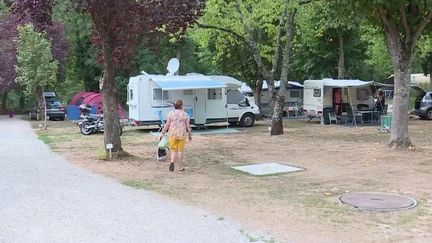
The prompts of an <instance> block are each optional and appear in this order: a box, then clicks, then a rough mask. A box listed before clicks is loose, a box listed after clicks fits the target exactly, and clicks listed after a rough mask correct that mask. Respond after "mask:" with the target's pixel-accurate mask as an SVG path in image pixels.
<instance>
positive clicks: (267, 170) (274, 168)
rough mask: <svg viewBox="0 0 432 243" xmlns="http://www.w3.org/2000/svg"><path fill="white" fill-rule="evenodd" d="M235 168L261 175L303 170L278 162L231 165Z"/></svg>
mask: <svg viewBox="0 0 432 243" xmlns="http://www.w3.org/2000/svg"><path fill="white" fill-rule="evenodd" d="M231 168H233V169H235V170H239V171H242V172H246V173H249V174H252V175H257V176H263V175H275V174H281V173H290V172H297V171H302V170H305V169H303V168H300V167H295V166H289V165H283V164H279V163H263V164H253V165H242V166H233V167H231Z"/></svg>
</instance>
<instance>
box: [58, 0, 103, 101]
mask: <svg viewBox="0 0 432 243" xmlns="http://www.w3.org/2000/svg"><path fill="white" fill-rule="evenodd" d="M53 18H54V19H56V20H58V21H61V22H62V23H63V24H64V25H65V32H66V36H67V39H68V43H69V49H70V51H69V53H70V55H69V58H68V65H67V69H66V84H64V85H62V86H58V87H56V89H60V90H61V89H63V88H64V87H65V86H66V87H67V86H69V84H73V83H75V84H76V85H77V86H78V87H79V88H75V89H74V90H76V91H80V90H83V89H85V90H87V91H98V90H99V81H98V78H97V77H98V76H100V75H101V67H100V65H99V64H98V63H97V49H96V48H95V47H94V46H93V45H92V44H91V41H90V38H91V35H92V28H91V26H92V22H91V18H90V16H89V15H88V14H86V13H82V12H79V11H77V10H75V9H74V3H73V1H71V0H64V1H57V2H56V4H55V6H54V10H53ZM67 90H70V89H67ZM64 95H66V96H69V94H67V93H65V94H64Z"/></svg>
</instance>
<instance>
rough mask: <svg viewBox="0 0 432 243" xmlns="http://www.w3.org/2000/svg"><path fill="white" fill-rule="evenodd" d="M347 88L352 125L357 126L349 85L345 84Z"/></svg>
mask: <svg viewBox="0 0 432 243" xmlns="http://www.w3.org/2000/svg"><path fill="white" fill-rule="evenodd" d="M347 89H348V99H349V100H350V106H351V112H352V116H353V119H354V125H355V126H356V127H357V119H356V116H355V115H354V107H353V102H352V97H351V94H350V89H349V86H347Z"/></svg>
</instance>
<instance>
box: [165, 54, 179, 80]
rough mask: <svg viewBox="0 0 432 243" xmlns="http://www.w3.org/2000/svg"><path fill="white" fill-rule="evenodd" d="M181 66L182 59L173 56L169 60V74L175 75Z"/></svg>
mask: <svg viewBox="0 0 432 243" xmlns="http://www.w3.org/2000/svg"><path fill="white" fill-rule="evenodd" d="M179 67H180V61H179V60H178V59H177V58H171V59H170V60H169V62H168V67H167V70H168V73H167V75H168V76H172V75H174V74H175V73H176V72H177V71H178V70H179Z"/></svg>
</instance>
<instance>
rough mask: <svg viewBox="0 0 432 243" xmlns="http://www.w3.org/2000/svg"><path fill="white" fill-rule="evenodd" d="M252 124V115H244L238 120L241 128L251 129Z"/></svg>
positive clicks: (253, 116) (253, 117)
mask: <svg viewBox="0 0 432 243" xmlns="http://www.w3.org/2000/svg"><path fill="white" fill-rule="evenodd" d="M254 123H255V115H254V114H252V113H246V114H244V115H243V116H242V118H241V120H240V125H241V126H242V127H251V126H252V125H253V124H254Z"/></svg>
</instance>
